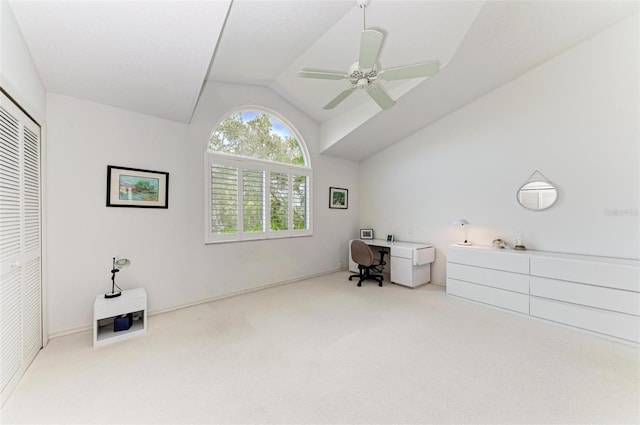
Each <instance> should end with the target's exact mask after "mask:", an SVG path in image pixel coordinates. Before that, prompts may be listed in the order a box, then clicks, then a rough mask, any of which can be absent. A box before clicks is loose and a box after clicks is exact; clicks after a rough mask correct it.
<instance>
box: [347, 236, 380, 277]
mask: <svg viewBox="0 0 640 425" xmlns="http://www.w3.org/2000/svg"><path fill="white" fill-rule="evenodd" d="M380 253H381V257H380V259H379V260H378V259H376V258H374V257H373V252H372V251H371V248H369V245H367V244H366V243H364V242H362V241H361V240H359V239H354V240H353V241H351V259H352V260H353V261H354V262H355V263H357V264H358V272H359V273H358V274H353V275H351V276H349V280H352V279H353V278H354V277H357V278H358V279H359V280H358V286H362V282H364V281H365V280H375V281H376V282H378V286H382V281H383V280H384V277H383V276H382V275H381V274H371V272H373V273H381V272H382V266H384V265H385V264H386V263H385V262H384V251H381V252H380Z"/></svg>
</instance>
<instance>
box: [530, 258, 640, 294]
mask: <svg viewBox="0 0 640 425" xmlns="http://www.w3.org/2000/svg"><path fill="white" fill-rule="evenodd" d="M531 274H532V275H534V276H540V277H550V278H553V279H560V280H568V281H571V282H579V283H588V284H591V285H598V286H606V287H609V288H616V289H624V290H627V291H635V292H640V267H637V266H633V265H629V264H619V263H615V262H607V261H583V260H577V259H567V258H548V257H536V256H532V257H531Z"/></svg>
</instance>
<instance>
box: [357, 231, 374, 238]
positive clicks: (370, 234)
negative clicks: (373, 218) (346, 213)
mask: <svg viewBox="0 0 640 425" xmlns="http://www.w3.org/2000/svg"><path fill="white" fill-rule="evenodd" d="M360 239H373V229H360Z"/></svg>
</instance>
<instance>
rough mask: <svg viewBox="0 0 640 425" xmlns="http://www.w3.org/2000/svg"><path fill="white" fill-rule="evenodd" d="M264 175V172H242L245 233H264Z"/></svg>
mask: <svg viewBox="0 0 640 425" xmlns="http://www.w3.org/2000/svg"><path fill="white" fill-rule="evenodd" d="M264 175H265V172H264V171H262V170H251V169H243V170H242V206H243V214H242V219H243V226H242V230H243V231H245V232H264V229H265V221H264V219H265V210H264V209H265V205H266V202H265V197H264Z"/></svg>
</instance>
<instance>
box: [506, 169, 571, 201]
mask: <svg viewBox="0 0 640 425" xmlns="http://www.w3.org/2000/svg"><path fill="white" fill-rule="evenodd" d="M536 174H538V176H539V177H538V178H536V179H534V176H535V175H536ZM531 183H545V184H548V185H549V186H551V187H552V188H553V190H554V191H555V194H556V196H555V199H554V200H553V202H551V204H549V205H547V206H546V207H544V208H530V207H528V206H526V205H525V204H523V203H522V202H521V200H520V192H521V191H522V190H523V189H524V188H525V187H526V186H527V185H528V184H531ZM558 199H560V190H558V187H557V186H556V185H555V184H553V183H551V182H550V181H549V180H548V179H547V178H546V177H545V176H543V175H542V173H540V172H539V171H538V170H536V171H534V173H533V174H532V175H531V176H530V177H529V179H528V180H527V181H526V182H525V183H524V184H523V185H522V186H520V188H519V189H518V191H517V192H516V200H517V201H518V204H520V206H522V208H525V209H527V210H529V211H545V210H548V209H549V208H551V207H553V206H554V205H555V204H557V203H558Z"/></svg>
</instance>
